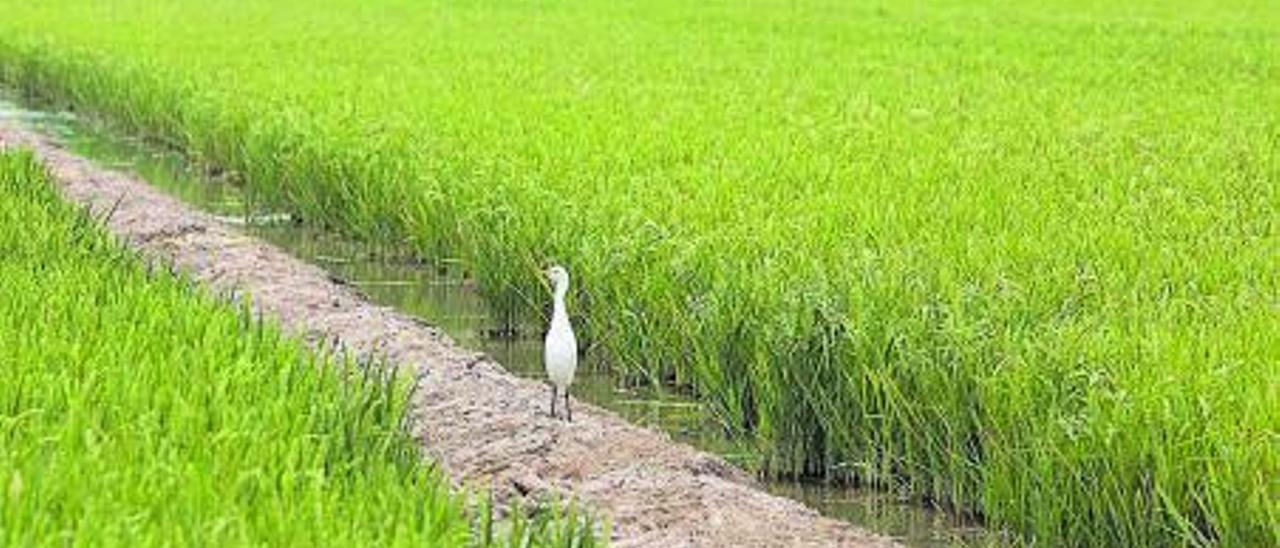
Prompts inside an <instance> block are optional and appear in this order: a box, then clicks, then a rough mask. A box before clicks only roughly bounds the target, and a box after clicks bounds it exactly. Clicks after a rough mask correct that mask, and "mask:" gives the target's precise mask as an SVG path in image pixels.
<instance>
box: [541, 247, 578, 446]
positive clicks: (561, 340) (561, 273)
mask: <svg viewBox="0 0 1280 548" xmlns="http://www.w3.org/2000/svg"><path fill="white" fill-rule="evenodd" d="M547 277H549V278H550V279H551V287H552V292H553V298H554V305H553V308H552V312H551V328H550V329H548V330H547V341H546V346H545V348H544V349H543V361H544V363H545V365H546V367H547V378H549V379H551V416H553V417H554V416H555V415H556V399H557V398H558V396H559V395H560V394H561V393H563V394H564V410H565V416H566V418H567V419H568V420H570V421H572V420H573V411H572V410H570V408H569V385H571V384H573V373H574V372H575V371H576V370H577V369H578V340H577V338H575V337H574V336H573V325H572V324H570V323H569V312H568V310H566V309H565V304H564V298H565V295H566V294H567V293H568V292H569V273H568V272H567V271H565V269H564V268H561V267H558V266H555V267H551V269H550V270H548V271H547Z"/></svg>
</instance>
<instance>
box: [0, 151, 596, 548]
mask: <svg viewBox="0 0 1280 548" xmlns="http://www.w3.org/2000/svg"><path fill="white" fill-rule="evenodd" d="M0 257H3V260H0V295H3V298H0V350H2V352H0V371H3V375H0V545H4V546H69V545H76V546H117V545H127V546H174V545H192V546H195V545H199V546H203V545H215V546H241V545H253V546H263V545H269V546H364V545H378V546H391V545H394V546H506V545H511V546H590V545H592V543H593V542H594V539H593V537H592V534H591V532H590V530H589V529H586V528H584V527H582V525H581V523H582V522H581V521H580V520H579V518H578V517H575V516H574V515H572V514H564V513H559V514H557V513H554V512H553V513H546V512H544V513H542V514H541V515H540V516H538V517H535V518H533V519H528V518H524V517H523V516H522V515H520V514H517V515H516V517H514V518H512V519H510V520H507V521H504V522H499V523H498V524H497V525H496V526H495V524H494V519H493V515H492V514H491V513H490V511H489V510H488V507H487V505H486V504H484V503H482V502H480V501H477V504H475V505H471V506H472V507H471V508H470V509H469V508H468V501H467V498H466V496H465V495H464V494H461V493H454V492H451V490H450V487H449V483H448V481H447V480H446V479H445V478H443V477H442V476H441V475H440V474H439V473H438V472H437V471H436V470H435V469H434V468H433V467H431V466H429V465H427V464H426V463H425V461H423V460H422V456H421V455H420V454H419V452H418V449H417V447H416V445H415V442H414V441H412V440H410V439H409V438H408V436H407V435H406V434H405V433H404V432H403V431H402V424H403V421H404V413H405V404H406V402H407V389H406V388H407V387H406V386H405V383H404V382H401V380H400V379H398V378H397V377H396V376H394V375H392V374H390V372H389V370H385V369H381V368H379V367H378V366H376V365H374V364H370V365H369V367H367V368H365V369H356V368H355V367H354V365H353V364H334V363H330V362H328V361H326V360H322V359H320V358H317V357H315V356H313V355H312V354H310V353H309V352H307V351H305V350H304V349H303V348H302V346H301V344H299V343H297V342H295V341H292V340H289V339H286V338H285V337H283V336H282V335H281V334H280V332H279V331H278V330H277V329H276V328H275V327H273V326H272V325H271V324H268V323H265V322H262V321H260V320H258V319H256V318H255V317H254V316H253V315H251V314H250V313H249V312H248V311H245V310H236V309H234V308H231V307H229V306H228V305H226V304H224V303H222V302H221V301H219V300H218V299H215V298H214V297H213V296H210V295H208V294H205V293H203V292H202V291H201V290H199V289H197V288H196V287H195V286H194V285H193V284H192V283H191V282H189V281H186V280H184V279H182V278H180V277H176V276H173V275H171V274H170V273H169V272H168V271H164V270H152V269H149V268H147V267H146V266H144V265H142V264H141V263H140V262H139V261H138V260H137V259H136V258H135V257H134V256H133V255H132V253H130V252H128V251H126V250H125V249H124V248H122V247H121V246H120V245H118V244H117V243H116V242H115V241H114V240H112V239H110V238H109V237H108V236H106V235H105V233H104V232H103V231H101V230H99V228H98V227H97V225H96V224H95V220H94V219H93V218H91V217H87V216H85V215H84V214H83V213H82V212H80V211H77V210H76V209H74V208H73V207H71V206H69V205H67V204H64V203H62V202H61V201H60V199H59V198H58V196H57V195H56V194H55V193H54V192H53V190H52V188H51V187H50V185H49V184H48V182H47V181H46V179H45V175H44V172H43V169H42V168H41V167H40V166H39V165H38V164H37V163H36V161H35V160H34V158H33V157H32V156H31V155H30V154H27V153H12V152H6V153H0ZM480 496H483V495H480Z"/></svg>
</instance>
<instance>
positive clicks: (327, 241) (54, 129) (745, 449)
mask: <svg viewBox="0 0 1280 548" xmlns="http://www.w3.org/2000/svg"><path fill="white" fill-rule="evenodd" d="M0 119H4V120H16V121H19V122H22V123H24V124H26V125H27V126H29V127H32V128H34V129H37V130H39V131H41V132H43V133H45V134H47V135H50V136H53V137H55V138H57V139H59V140H60V141H61V142H63V143H65V144H66V145H68V146H69V147H70V148H71V149H73V150H75V151H76V152H77V153H79V154H81V155H83V156H86V157H89V158H92V159H94V160H95V161H96V162H98V163H99V164H101V165H106V166H109V167H115V168H121V169H127V170H129V171H131V172H133V173H135V174H137V175H139V176H141V177H142V178H144V179H146V180H147V181H149V182H150V183H151V184H152V185H154V186H156V187H159V188H162V189H164V190H165V191H166V192H168V193H170V194H172V195H174V196H176V197H178V198H180V199H182V200H183V201H185V202H187V203H190V204H193V205H196V206H198V207H200V208H201V209H204V210H206V211H209V212H211V213H213V214H215V215H219V216H222V217H223V218H224V219H225V220H226V221H227V222H229V223H232V224H236V225H239V226H241V227H242V230H245V231H247V232H249V233H251V234H253V235H255V236H257V237H259V238H262V239H264V240H266V241H269V242H271V243H273V244H275V245H277V246H279V247H281V248H283V249H286V250H288V251H289V252H290V253H292V254H294V255H295V256H296V257H298V258H301V259H303V260H305V261H308V262H311V263H313V264H317V265H320V266H321V267H323V268H324V269H326V270H327V271H328V272H329V273H330V274H332V275H333V276H335V277H337V278H339V279H341V280H344V281H345V282H347V283H349V284H350V285H352V286H354V287H356V288H358V289H359V290H360V291H361V292H363V293H364V294H366V295H367V296H368V297H369V298H370V299H371V300H372V301H374V302H376V303H378V304H381V305H385V306H390V307H393V308H396V309H398V310H400V311H402V312H405V313H408V314H411V315H414V316H417V317H420V318H423V319H424V320H426V321H427V322H429V323H431V324H433V325H436V326H438V327H439V328H441V329H443V330H444V331H445V332H446V333H448V334H449V335H450V336H451V337H452V338H453V339H454V340H456V341H457V342H458V343H459V344H461V345H462V346H464V347H467V348H472V349H475V350H479V351H483V352H485V353H487V354H489V355H490V356H492V357H493V358H494V359H495V360H497V361H498V362H499V363H501V364H503V365H504V366H505V367H506V368H507V369H508V370H509V371H511V372H513V373H514V374H516V375H519V376H523V377H527V378H533V379H542V378H543V371H542V346H541V340H540V339H539V338H537V337H523V338H510V337H495V336H492V333H494V332H495V331H497V330H499V327H500V323H499V322H498V321H497V320H496V319H495V318H494V317H493V316H491V315H490V314H489V309H488V308H487V306H486V305H485V303H484V302H483V301H482V300H481V299H480V297H479V295H478V293H477V292H476V291H474V289H473V288H472V287H471V285H470V282H469V281H467V280H465V279H463V278H462V277H461V275H460V272H459V270H458V268H457V266H456V265H457V262H456V261H441V262H440V264H441V265H443V266H442V267H437V266H430V267H429V266H426V265H423V264H422V263H421V262H419V261H415V260H412V259H411V258H409V257H407V256H405V255H404V254H403V253H401V252H398V251H396V250H386V249H378V248H374V247H371V246H369V245H367V244H362V243H359V242H354V241H350V240H346V239H344V238H341V237H338V236H336V235H334V234H333V233H327V232H321V231H317V230H314V229H311V228H308V227H307V226H304V225H300V224H297V223H294V222H292V221H291V219H290V218H289V217H288V216H287V215H282V214H280V213H277V212H272V211H269V210H264V209H261V208H257V207H254V205H253V203H252V201H251V200H249V199H248V198H247V197H246V196H245V195H244V193H243V192H241V190H240V189H239V187H237V186H235V185H234V184H231V183H229V182H227V181H225V180H220V179H218V178H216V177H213V178H211V177H208V176H206V175H205V174H201V173H196V172H194V171H192V170H191V169H189V168H188V163H187V162H186V160H185V159H184V158H183V157H182V156H181V155H179V154H176V153H173V152H168V151H164V150H161V149H158V148H157V147H154V146H150V145H148V144H146V143H142V142H139V141H138V140H136V139H129V138H121V137H119V136H116V135H114V134H113V133H111V132H109V131H107V130H104V129H103V128H102V127H100V126H99V125H97V124H92V123H86V122H84V121H81V120H79V119H77V117H76V116H74V115H72V114H69V113H66V112H57V113H49V112H43V111H38V110H28V109H25V108H22V107H20V106H18V105H17V104H16V102H15V101H13V100H12V98H11V97H6V96H4V95H0ZM450 265H452V266H450ZM548 298H549V297H548ZM594 365H595V364H592V363H591V362H590V358H589V357H588V358H587V362H586V363H584V365H583V367H582V368H580V370H579V373H578V375H577V377H576V379H575V382H574V386H573V393H574V395H575V396H576V397H578V398H580V399H582V400H586V401H589V402H591V403H593V404H596V405H599V406H602V407H605V408H608V409H611V410H613V411H615V412H617V413H619V414H620V415H622V416H624V417H626V418H627V419H628V420H630V421H631V422H633V423H635V424H640V425H645V426H649V427H652V428H655V429H660V430H663V431H665V432H667V433H668V434H670V435H671V436H672V437H673V438H675V439H677V440H680V441H684V442H687V443H690V444H693V445H695V446H698V447H701V448H703V449H704V450H707V451H712V452H715V453H717V454H719V455H721V456H723V457H725V458H726V459H728V460H730V461H732V462H735V463H736V464H739V465H741V466H743V467H745V468H751V466H752V465H753V463H754V461H755V458H754V454H755V453H754V451H753V450H752V448H751V446H750V444H749V443H747V442H742V441H734V440H730V439H727V438H726V437H725V436H723V435H722V434H721V432H720V430H719V429H718V428H717V427H716V425H715V423H714V422H713V421H712V420H711V417H709V416H708V414H707V413H706V411H705V409H704V408H703V406H702V405H700V404H699V403H698V402H697V401H696V400H694V399H692V398H689V397H687V396H683V395H681V394H679V393H676V392H673V391H670V390H662V389H658V388H653V387H636V386H624V385H622V383H621V382H620V380H619V379H617V378H615V377H614V376H611V375H609V374H608V372H607V371H604V370H603V368H600V367H595V366H594ZM767 486H768V488H769V490H770V491H772V492H774V493H777V494H779V495H782V496H787V497H790V498H793V499H796V500H800V501H802V502H804V503H806V504H808V505H809V506H811V507H813V508H815V509H817V510H819V511H820V512H822V513H823V514H825V515H827V516H830V517H834V518H837V519H845V520H848V521H850V522H852V523H855V524H857V525H859V526H862V527H866V528H869V529H871V530H873V531H876V532H878V533H881V534H885V535H891V536H894V537H897V538H899V539H901V540H902V541H903V542H905V543H907V544H908V545H913V546H990V545H1003V544H1010V543H1012V541H1011V540H1010V539H1009V538H1007V537H1005V536H1003V535H999V534H996V533H992V532H988V531H985V530H983V529H980V528H974V527H969V526H966V525H965V524H964V523H962V522H961V521H960V520H959V519H958V518H955V517H953V516H951V515H949V514H947V513H945V512H940V511H935V510H930V509H927V508H922V507H920V506H918V505H915V504H911V503H909V502H907V501H904V500H900V499H898V498H897V497H895V496H893V495H892V494H886V493H882V492H876V491H868V490H862V489H850V488H846V487H842V486H836V485H830V484H823V483H804V482H785V481H773V482H769V483H768V485H767Z"/></svg>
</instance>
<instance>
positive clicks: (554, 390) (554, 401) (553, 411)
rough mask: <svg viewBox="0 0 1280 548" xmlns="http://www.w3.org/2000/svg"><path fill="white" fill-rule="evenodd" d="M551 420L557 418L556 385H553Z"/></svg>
mask: <svg viewBox="0 0 1280 548" xmlns="http://www.w3.org/2000/svg"><path fill="white" fill-rule="evenodd" d="M551 418H553V419H554V418H556V385H554V384H552V385H551Z"/></svg>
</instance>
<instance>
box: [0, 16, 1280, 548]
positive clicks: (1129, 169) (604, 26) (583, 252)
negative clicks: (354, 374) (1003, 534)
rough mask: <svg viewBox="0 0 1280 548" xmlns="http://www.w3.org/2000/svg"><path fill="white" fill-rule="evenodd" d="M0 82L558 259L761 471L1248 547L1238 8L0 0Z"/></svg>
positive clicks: (367, 225) (1262, 45)
mask: <svg viewBox="0 0 1280 548" xmlns="http://www.w3.org/2000/svg"><path fill="white" fill-rule="evenodd" d="M0 7H2V8H3V10H4V13H5V15H6V17H5V18H3V19H0V80H3V81H5V82H9V83H11V84H12V85H14V86H16V87H18V88H20V89H22V90H25V91H27V92H28V93H34V94H38V95H41V96H44V97H46V98H51V99H54V100H57V101H60V102H61V103H62V104H65V105H69V106H72V107H73V108H76V109H79V110H84V111H89V112H93V113H97V114H99V115H102V116H105V117H108V118H110V119H111V120H112V121H114V122H115V123H117V124H118V125H120V126H121V127H122V128H125V129H126V130H127V131H130V132H132V133H136V134H139V135H142V136H146V137H149V138H152V139H156V140H159V141H163V142H166V143H169V144H170V145H172V146H174V147H177V148H179V149H181V150H184V151H185V152H186V153H187V154H189V155H190V156H191V157H192V158H193V159H194V160H196V161H200V162H206V163H209V164H211V165H216V166H218V167H219V168H222V169H226V170H229V171H230V172H233V173H235V174H236V175H237V176H238V177H239V178H240V179H242V180H243V181H244V183H245V185H246V187H247V189H248V190H249V191H250V192H251V193H253V194H254V195H255V196H256V197H258V198H260V199H263V200H266V201H269V202H271V203H274V204H277V205H279V206H280V207H284V208H287V209H289V210H291V211H292V212H294V213H297V214H299V215H301V216H302V217H304V218H306V219H308V220H309V221H310V222H311V223H313V224H316V225H319V226H327V227H331V228H335V229H338V230H342V231H344V232H347V233H350V234H353V235H356V236H360V237H364V238H367V239H370V240H374V241H380V242H388V243H407V244H409V245H411V246H413V248H414V249H416V250H418V251H419V252H420V253H421V254H422V255H423V256H424V257H428V258H457V259H461V260H462V261H463V263H464V264H466V265H467V267H468V268H469V269H470V271H471V274H472V276H473V277H474V278H476V280H477V281H478V282H479V285H480V288H481V290H482V291H483V292H485V294H486V296H487V297H488V298H489V300H490V302H492V303H493V305H494V307H495V308H496V309H497V310H499V311H500V312H501V313H502V314H504V315H506V316H507V317H509V318H511V321H512V323H516V324H521V323H534V322H535V321H536V320H538V319H539V312H540V311H541V309H542V301H543V300H544V299H543V298H542V293H541V291H542V288H541V287H540V286H539V280H538V278H537V275H536V270H537V268H536V267H538V266H541V265H543V264H545V263H546V262H548V261H550V260H555V261H557V262H559V263H562V264H565V265H566V266H568V267H569V269H570V271H572V272H573V273H574V276H575V281H576V282H577V285H576V287H577V288H578V289H577V292H576V293H575V294H574V295H572V296H571V298H572V299H574V301H575V302H574V303H572V304H573V306H572V307H573V308H574V309H575V310H578V311H579V312H580V314H579V317H578V318H576V319H577V321H578V322H579V325H580V326H581V328H582V330H583V332H584V333H583V339H584V340H585V341H587V342H589V343H590V344H591V348H592V351H593V352H595V353H597V354H598V355H600V356H603V357H604V358H605V359H604V362H605V363H609V364H610V365H611V366H613V367H616V368H617V369H618V370H620V371H621V372H623V373H625V374H628V375H633V376H637V377H641V378H647V379H650V380H651V381H653V382H663V383H675V384H678V385H682V386H685V387H688V388H690V389H692V390H695V391H696V392H698V394H699V395H700V397H701V399H703V400H705V401H707V402H709V403H710V404H711V405H712V406H714V407H715V409H716V410H717V412H718V416H719V417H720V419H721V420H722V421H723V423H724V424H725V426H726V429H727V430H729V431H730V432H732V433H734V434H736V435H743V436H751V437H752V438H753V439H755V440H757V441H758V442H759V444H758V445H759V446H760V447H761V448H762V451H763V453H762V456H761V460H762V465H763V466H764V467H765V468H766V469H768V470H769V471H772V472H775V473H778V474H798V475H799V474H803V475H815V474H816V475H823V476H829V477H835V478H840V479H844V480H848V481H854V482H865V483H871V484H877V485H882V486H887V487H893V488H897V489H901V490H904V491H907V492H910V493H913V494H915V495H916V496H918V497H920V498H922V499H927V500H930V501H933V502H935V503H937V504H941V505H946V506H951V507H954V508H957V509H961V510H963V511H966V512H971V513H974V514H976V515H980V516H982V517H983V518H985V519H986V520H987V521H988V522H990V523H992V524H994V525H997V526H1002V527H1008V528H1011V529H1014V530H1016V531H1019V532H1022V533H1025V534H1027V535H1028V536H1030V537H1033V538H1035V539H1039V540H1041V541H1043V542H1047V543H1053V544H1098V545H1143V544H1193V545H1201V544H1224V545H1259V544H1263V545H1265V544H1280V525H1277V524H1280V502H1278V501H1280V480H1278V479H1277V478H1280V474H1277V473H1276V470H1277V469H1280V447H1278V445H1280V434H1278V432H1280V370H1278V369H1280V337H1275V336H1274V334H1275V333H1277V332H1280V305H1277V303H1278V302H1280V276H1277V274H1276V272H1277V264H1280V260H1278V259H1280V223H1277V222H1276V219H1280V192H1278V191H1277V186H1278V185H1277V180H1280V160H1278V157H1280V155H1277V154H1276V150H1280V110H1278V109H1276V108H1275V105H1277V104H1280V55H1277V53H1278V49H1280V35H1277V31H1276V29H1277V28H1280V25H1277V23H1280V19H1278V17H1280V15H1278V14H1280V12H1277V10H1275V9H1272V8H1273V6H1270V5H1269V4H1268V3H1267V2H1258V1H1253V0H1227V1H1209V0H1174V1H1170V2H1154V1H1138V2H1126V3H1104V2H1097V1H1094V0H1046V1H1043V2H1036V3H1021V4H1016V5H1013V4H1011V3H1008V2H998V1H994V0H924V1H921V2H910V3H888V2H843V1H834V0H801V1H798V2H790V1H788V2H782V1H778V0H750V1H747V2H737V3H733V4H723V3H717V2H710V3H707V2H699V3H689V2H676V1H672V0H637V1H633V2H605V1H599V0H549V1H540V2H518V3H517V2H504V1H494V2H470V3H456V2H438V1H425V2H408V1H404V0H374V1H365V2H355V1H353V0H321V1H319V2H316V1H310V2H302V1H300V0H281V1H276V2H270V3H263V2H248V1H235V0H231V1H224V2H192V1H186V2H183V1H178V2H166V3H163V4H161V5H157V4H156V3H153V2H146V1H143V0H108V1H103V2H95V3H93V4H92V5H89V6H86V5H84V3H82V2H73V1H71V0H49V1H45V2H39V3H34V2H16V1H7V2H0Z"/></svg>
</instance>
